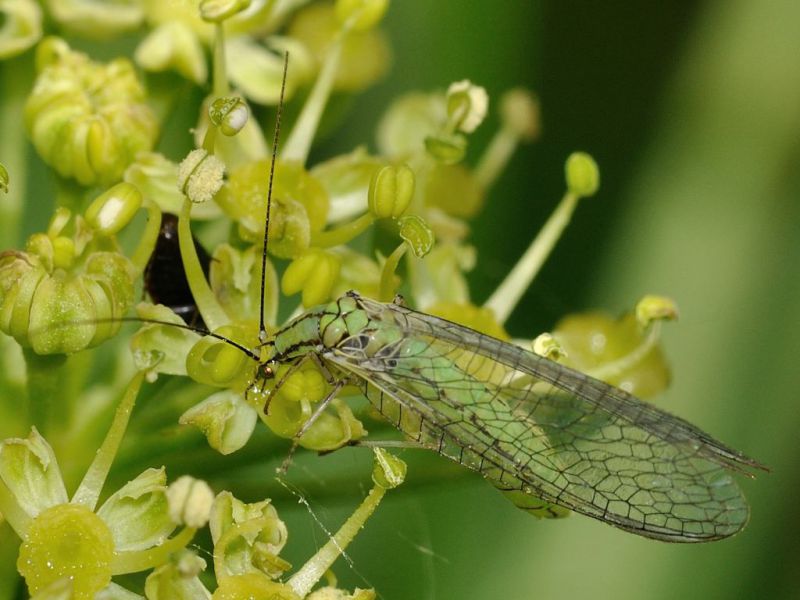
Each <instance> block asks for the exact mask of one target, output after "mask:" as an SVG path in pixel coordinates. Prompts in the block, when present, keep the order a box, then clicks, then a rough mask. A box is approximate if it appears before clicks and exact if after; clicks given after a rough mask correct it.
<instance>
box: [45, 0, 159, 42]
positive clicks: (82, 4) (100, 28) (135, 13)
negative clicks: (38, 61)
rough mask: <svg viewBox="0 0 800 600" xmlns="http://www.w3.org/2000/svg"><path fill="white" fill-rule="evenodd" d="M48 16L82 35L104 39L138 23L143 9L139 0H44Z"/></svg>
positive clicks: (140, 20)
mask: <svg viewBox="0 0 800 600" xmlns="http://www.w3.org/2000/svg"><path fill="white" fill-rule="evenodd" d="M47 5H48V8H49V9H50V13H51V15H52V17H53V18H54V19H55V20H56V21H57V22H58V24H59V25H61V26H62V27H64V28H65V29H66V30H68V31H70V32H72V33H77V34H79V35H80V36H82V37H89V38H94V39H108V38H111V37H114V36H117V35H119V34H120V33H123V32H125V31H130V30H132V29H135V28H136V27H138V26H139V24H140V23H141V22H142V19H143V18H144V11H143V10H142V7H141V5H140V3H139V2H136V1H131V0H124V1H119V0H117V1H115V2H108V0H48V2H47Z"/></svg>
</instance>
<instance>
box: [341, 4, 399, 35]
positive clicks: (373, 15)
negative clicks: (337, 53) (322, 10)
mask: <svg viewBox="0 0 800 600" xmlns="http://www.w3.org/2000/svg"><path fill="white" fill-rule="evenodd" d="M387 8H389V0H336V6H335V10H336V18H337V19H338V20H339V23H340V24H341V25H342V26H343V27H347V28H348V29H349V30H351V31H366V30H368V29H372V28H373V27H375V25H377V24H378V23H379V22H380V20H381V19H382V18H383V15H384V14H385V13H386V9H387Z"/></svg>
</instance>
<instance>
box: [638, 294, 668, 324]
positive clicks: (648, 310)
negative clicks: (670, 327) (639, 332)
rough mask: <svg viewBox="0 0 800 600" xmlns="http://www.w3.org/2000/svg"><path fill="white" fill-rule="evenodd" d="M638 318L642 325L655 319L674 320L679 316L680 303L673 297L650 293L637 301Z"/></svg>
mask: <svg viewBox="0 0 800 600" xmlns="http://www.w3.org/2000/svg"><path fill="white" fill-rule="evenodd" d="M634 314H635V315H636V320H637V321H638V322H639V325H640V326H641V327H643V328H644V327H647V326H648V325H650V323H652V322H653V321H674V320H676V319H677V318H678V305H677V304H676V303H675V301H674V300H673V299H672V298H667V297H665V296H655V295H652V294H648V295H647V296H645V297H644V298H642V299H641V300H639V302H637V303H636V309H635V310H634Z"/></svg>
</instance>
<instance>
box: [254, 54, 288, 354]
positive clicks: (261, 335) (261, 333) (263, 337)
mask: <svg viewBox="0 0 800 600" xmlns="http://www.w3.org/2000/svg"><path fill="white" fill-rule="evenodd" d="M288 70H289V52H288V51H287V52H285V53H284V55H283V78H282V79H281V95H280V99H279V100H278V111H277V113H276V115H275V134H274V135H273V137H272V161H271V162H270V165H269V184H268V186H267V211H266V214H265V215H264V245H263V246H262V248H261V301H260V305H259V310H258V317H259V324H258V340H259V341H260V342H261V343H262V344H263V343H264V342H266V341H267V328H266V326H265V324H264V291H265V287H266V279H267V239H268V238H269V213H270V208H271V206H272V182H273V180H274V179H275V161H276V160H277V158H278V139H279V138H280V133H281V113H282V112H283V94H284V92H285V91H286V73H287V72H288Z"/></svg>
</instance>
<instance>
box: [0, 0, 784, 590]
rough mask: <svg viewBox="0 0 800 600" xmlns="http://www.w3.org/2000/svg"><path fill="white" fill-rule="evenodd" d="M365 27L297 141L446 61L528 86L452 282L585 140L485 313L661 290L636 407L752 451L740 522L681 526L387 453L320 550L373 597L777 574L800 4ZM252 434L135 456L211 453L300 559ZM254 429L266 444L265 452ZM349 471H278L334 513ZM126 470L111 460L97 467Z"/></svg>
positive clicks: (349, 459)
mask: <svg viewBox="0 0 800 600" xmlns="http://www.w3.org/2000/svg"><path fill="white" fill-rule="evenodd" d="M385 28H386V29H387V30H388V32H389V34H390V36H391V39H392V46H393V48H394V54H395V60H394V67H393V70H392V72H391V74H390V75H389V77H388V78H387V79H386V80H385V81H384V82H382V83H381V84H379V85H378V86H376V87H375V88H373V89H371V90H369V91H368V92H366V93H365V94H363V95H361V96H359V97H357V98H355V99H354V100H353V101H352V104H351V106H350V108H349V111H348V112H347V115H346V117H345V122H344V123H342V124H341V127H339V128H338V129H337V130H336V133H335V135H330V136H329V137H328V138H327V139H326V140H324V141H323V142H322V143H321V144H320V145H318V146H317V147H316V149H315V158H316V159H322V158H327V157H329V156H332V155H334V154H336V153H339V152H342V151H346V150H350V149H352V148H353V147H354V146H356V145H359V144H362V143H364V142H365V141H369V142H370V143H371V144H374V132H375V127H376V124H377V122H378V119H379V118H380V115H381V113H382V111H383V110H384V108H385V107H386V106H388V104H389V103H390V102H391V100H392V99H393V98H395V97H396V96H397V95H398V94H400V93H402V92H405V91H410V90H415V89H422V90H431V89H435V88H445V87H446V86H447V85H448V84H449V83H450V82H452V81H455V80H459V79H462V78H465V77H466V78H470V79H472V80H473V81H475V82H476V83H479V84H482V85H484V86H486V88H487V89H488V91H489V93H490V95H491V97H492V98H494V99H496V98H498V97H499V94H500V93H501V92H503V91H504V90H506V89H508V88H510V87H513V86H517V85H524V86H526V87H530V88H532V89H534V90H536V92H537V93H538V94H539V96H540V98H541V103H542V114H543V133H542V137H541V139H540V140H539V141H538V142H537V143H536V144H534V145H531V146H527V147H524V148H522V149H521V150H520V151H519V152H518V153H517V155H515V157H514V159H513V161H512V163H511V165H510V167H509V169H508V170H507V172H506V173H505V174H504V175H503V177H502V178H501V180H500V181H499V182H498V184H497V185H496V186H495V188H494V189H493V190H492V192H491V193H490V197H489V200H488V202H487V205H486V207H485V209H484V210H483V212H482V213H481V215H480V216H479V218H478V219H477V220H476V222H475V223H474V232H473V237H472V239H473V241H474V243H475V245H476V246H477V247H478V250H479V253H478V264H477V266H476V269H475V271H474V272H473V273H472V274H471V282H472V289H473V294H474V300H475V301H476V303H481V302H482V301H483V300H485V299H486V298H487V297H488V296H489V294H490V293H491V291H492V290H493V289H494V288H495V287H496V286H497V285H498V284H499V283H500V282H501V281H502V279H503V277H504V276H505V275H506V274H507V273H508V271H509V270H510V269H511V267H512V266H513V265H514V263H515V262H516V260H517V259H518V257H519V256H520V255H521V253H522V252H523V251H524V249H525V248H526V247H527V245H528V243H529V242H530V240H531V239H532V237H533V236H534V235H535V233H536V232H537V231H538V229H539V227H540V226H541V224H542V223H543V222H544V220H545V219H546V218H547V216H548V215H549V213H550V211H551V210H552V209H553V207H554V206H555V204H556V202H557V201H558V200H559V198H560V197H561V195H562V193H563V188H564V183H563V162H564V159H565V158H566V156H567V155H568V154H569V153H570V152H572V151H573V150H585V151H588V152H590V153H591V154H592V155H593V156H594V157H595V158H596V159H597V161H598V163H599V165H600V169H601V173H602V185H601V189H600V192H599V193H598V194H597V196H596V197H594V198H590V199H587V200H585V201H583V202H582V205H581V206H580V207H579V209H578V212H577V214H576V216H575V218H574V221H573V223H572V225H571V226H570V228H569V229H568V230H567V233H566V234H565V236H564V237H563V239H562V240H561V241H560V243H559V245H558V247H557V249H556V251H555V252H554V254H553V256H552V257H551V259H550V261H549V262H548V264H547V265H546V266H545V268H544V270H543V271H542V273H541V274H540V276H539V277H538V278H537V280H536V282H535V283H534V284H533V286H532V287H531V288H530V290H529V291H528V292H527V294H526V295H525V297H524V299H523V302H522V304H521V305H520V306H519V308H518V309H517V310H516V312H515V313H514V315H513V316H512V318H511V320H510V322H509V323H508V328H509V330H510V331H511V333H512V334H514V335H517V336H519V337H528V338H532V337H534V336H535V335H537V334H538V333H540V332H541V331H544V330H547V329H549V328H551V327H552V326H553V324H554V323H555V322H556V321H557V320H558V319H559V318H560V317H562V316H564V315H566V314H568V313H571V312H577V311H582V310H586V309H593V308H602V309H605V310H607V311H609V312H611V313H613V314H618V313H620V312H622V311H624V310H627V309H630V308H631V307H632V306H633V305H634V304H635V302H636V301H637V300H638V299H639V298H640V297H641V296H642V295H644V294H645V293H660V294H665V295H668V296H671V297H673V298H674V299H675V300H676V301H677V303H678V305H679V306H680V308H681V318H680V320H679V322H678V323H675V324H670V325H669V326H668V327H667V328H666V335H665V342H664V343H665V347H666V350H667V354H668V356H669V358H670V361H671V364H672V366H673V371H674V382H673V385H672V386H671V388H670V389H669V391H668V392H667V393H666V394H665V395H664V396H663V397H661V398H659V399H658V403H659V406H662V407H664V408H666V409H667V410H670V411H672V412H675V413H676V414H679V415H681V416H682V417H684V418H687V419H688V420H690V421H692V422H693V423H696V424H698V425H699V426H701V427H702V428H703V429H705V430H707V431H709V432H710V433H712V434H713V435H715V436H717V437H719V438H720V439H722V440H723V441H725V442H727V443H729V444H731V445H733V446H735V447H737V448H739V449H741V450H742V451H744V452H746V453H747V454H749V455H752V456H753V457H755V458H757V459H758V460H760V461H762V462H764V463H766V464H767V465H769V466H770V467H771V469H772V473H770V474H766V475H760V476H759V477H758V479H757V480H753V481H750V480H743V481H742V486H743V487H744V489H745V492H746V494H747V497H748V499H749V500H750V503H751V506H752V516H751V523H750V525H749V526H748V527H747V528H746V529H745V531H744V532H743V533H741V534H740V535H738V536H737V537H735V538H733V539H730V540H726V541H722V542H717V543H712V544H706V545H698V546H685V545H669V544H664V543H659V542H654V541H648V540H645V539H642V538H638V537H636V536H633V535H630V534H626V533H623V532H621V531H618V530H616V529H614V528H612V527H609V526H606V525H603V524H601V523H598V522H596V521H594V520H592V519H588V518H584V517H580V516H572V517H570V518H569V519H566V520H563V521H557V522H552V521H550V522H540V521H536V520H534V519H533V518H531V517H530V516H528V515H526V514H524V513H522V512H521V511H519V510H517V509H515V508H514V507H513V506H512V505H511V504H510V503H509V502H508V501H507V500H505V499H504V498H503V497H502V496H501V495H500V494H498V493H497V492H496V491H495V490H494V489H493V488H492V487H491V486H489V485H488V484H485V483H484V482H483V481H482V480H481V479H480V478H479V477H477V476H472V475H464V474H463V471H462V470H458V471H457V472H458V473H460V475H458V476H457V477H455V478H454V477H452V476H451V475H452V474H453V473H454V472H455V471H454V470H453V469H450V468H449V467H447V464H446V463H445V461H443V460H441V459H438V458H437V457H427V458H422V459H420V458H419V455H420V454H421V453H419V452H416V453H412V452H407V453H406V454H404V458H408V459H410V461H411V462H412V473H411V477H410V481H409V482H408V484H407V485H406V486H403V487H401V488H400V489H398V490H396V491H394V492H392V493H390V494H389V495H388V496H387V498H386V500H385V501H384V503H383V504H382V506H381V507H380V509H379V510H378V512H377V513H376V515H375V516H374V517H373V518H372V519H371V520H370V521H369V522H368V525H367V527H366V528H365V529H364V530H363V531H362V532H361V533H360V535H359V537H358V538H357V539H356V541H355V543H354V544H353V545H352V546H351V548H349V549H348V555H349V557H350V566H348V565H347V564H346V563H345V562H340V563H339V564H338V566H337V569H336V572H337V575H338V576H339V577H340V581H341V582H342V584H343V585H348V586H350V587H352V586H354V585H360V586H361V587H369V586H373V587H375V588H376V589H377V590H378V592H379V593H380V597H381V598H385V599H386V600H406V599H411V598H414V599H444V600H449V599H468V600H472V599H478V600H482V599H485V598H505V599H510V600H525V599H528V598H536V599H548V598H593V599H603V598H613V599H615V600H620V599H624V598H643V597H644V598H651V599H656V598H670V599H671V598H747V599H749V598H793V597H800V591H798V583H797V581H796V576H795V573H796V570H797V568H798V565H800V511H798V509H797V508H796V505H797V502H796V497H797V496H796V494H797V493H800V464H798V459H800V444H799V443H798V440H800V436H799V435H798V433H797V432H798V430H800V409H798V406H797V404H798V392H797V387H798V386H797V385H796V384H797V383H800V377H798V375H797V373H798V369H797V367H796V366H795V363H796V361H797V356H798V355H799V354H800V353H799V351H800V311H798V306H800V277H799V276H798V268H797V266H796V265H800V243H798V239H800V202H798V201H799V200H800V168H798V167H800V3H798V2H796V1H795V0H773V1H770V2H755V1H753V0H719V1H717V2H700V1H695V0H692V1H689V0H684V1H679V2H674V1H661V0H658V1H652V2H620V3H600V2H596V3H592V2H579V1H575V0H568V1H565V0H552V1H547V2H544V1H541V2H537V1H522V2H519V1H517V2H514V1H511V0H500V1H497V0H493V1H492V0H471V1H470V2H462V1H459V0H448V1H446V2H445V1H437V2H428V1H425V0H395V1H394V2H393V3H392V6H391V8H390V10H389V13H388V15H387V18H386V21H385ZM189 118H193V117H192V116H191V115H189ZM176 127H177V126H176ZM187 127H188V122H187ZM496 127H497V118H496V116H495V115H494V114H492V115H491V116H490V118H489V119H488V120H487V122H486V123H484V124H483V125H482V126H481V128H480V129H479V131H478V133H476V134H475V135H474V136H472V138H471V154H472V158H473V159H474V158H475V157H476V156H477V155H478V154H479V152H480V150H481V148H482V147H483V146H484V145H485V143H486V142H487V141H488V139H489V138H490V136H491V134H492V133H493V131H494V130H495V128H496ZM184 129H185V128H184ZM0 135H2V131H0ZM373 147H374V145H373ZM313 162H314V161H313V160H312V163H313ZM35 183H36V184H37V185H41V186H42V189H38V188H36V187H33V188H32V189H31V197H39V196H40V195H41V196H42V197H48V196H50V195H52V192H51V190H50V188H49V187H48V186H49V185H50V184H49V182H48V181H46V180H44V181H42V182H39V181H36V182H35ZM48 210H49V208H48V207H46V206H43V207H42V210H41V211H39V212H38V213H37V212H35V211H28V212H26V215H25V218H26V229H27V230H28V231H30V230H33V229H37V228H41V227H42V225H43V223H44V221H45V220H46V215H47V214H48ZM0 225H3V224H0ZM136 426H137V425H136V419H135V417H134V423H133V424H132V427H134V428H135V427H136ZM263 438H266V435H264V436H262V439H260V440H257V441H256V442H255V443H254V444H252V445H251V446H248V448H246V449H245V450H244V451H243V453H245V454H246V455H247V456H246V458H245V459H244V460H243V461H242V462H247V460H250V461H251V462H252V468H251V469H250V470H249V471H248V470H247V469H242V470H240V471H237V472H236V473H235V474H233V473H228V472H226V471H225V467H224V465H225V462H224V461H223V459H220V458H219V457H215V456H213V455H212V454H211V452H210V451H209V459H208V461H207V462H202V464H200V463H199V462H198V461H197V459H196V455H192V457H193V458H192V459H191V461H187V460H184V462H183V463H182V462H181V457H180V456H175V457H172V456H170V457H167V456H157V457H155V458H154V461H155V462H156V463H157V464H159V465H160V464H162V463H163V462H167V463H168V467H169V473H170V476H171V477H177V476H178V475H180V474H181V473H182V472H184V471H188V472H196V469H198V468H206V469H207V470H208V471H212V470H214V469H217V471H218V472H220V473H222V475H221V481H223V482H228V483H230V482H238V484H239V488H237V492H241V494H242V497H245V498H248V499H255V498H260V497H263V496H264V495H265V494H266V495H269V496H272V497H274V498H275V501H276V505H277V506H278V510H279V511H280V514H281V516H282V517H284V518H285V519H286V520H287V522H288V523H289V531H290V537H291V539H290V546H289V548H288V549H287V551H288V557H289V559H290V560H291V561H292V562H293V563H294V564H295V565H300V564H302V562H303V561H304V560H305V559H306V558H307V557H308V556H309V555H310V553H312V552H313V550H314V548H315V546H319V545H321V544H323V543H325V541H327V537H326V535H325V533H324V532H323V531H321V529H320V528H319V527H318V524H317V523H316V522H315V520H314V519H312V518H311V517H310V516H309V513H308V512H307V511H306V510H305V508H303V507H302V506H298V505H296V504H295V503H294V502H293V501H292V498H291V496H290V495H288V494H287V492H286V491H285V490H284V489H283V488H281V487H280V486H279V485H277V484H276V483H275V482H274V480H273V479H272V477H271V473H272V472H273V468H274V466H275V464H277V463H279V462H280V461H281V460H283V458H284V456H285V444H283V445H281V446H280V448H279V449H278V450H277V451H275V447H274V443H273V442H264V440H263ZM270 443H272V444H273V445H272V450H273V452H277V454H276V456H277V458H276V459H275V460H274V461H273V462H272V463H267V462H266V459H265V456H264V452H265V450H264V448H265V447H266V446H268V445H269V444H270ZM259 444H261V445H259ZM259 453H261V454H259ZM154 464H155V463H154ZM319 465H322V466H321V467H320V466H319ZM437 469H441V473H442V477H441V479H440V480H438V481H434V482H433V483H431V481H430V480H431V479H432V478H433V479H434V480H435V479H436V473H438V472H439V471H437ZM415 470H416V471H417V472H418V473H419V472H426V473H427V474H428V475H427V483H426V484H425V485H415V478H414V472H415ZM326 471H330V472H333V473H338V475H339V478H338V479H337V477H335V476H329V474H328V473H326ZM368 472H369V456H368V455H367V453H366V452H364V451H358V450H344V451H341V452H337V453H335V454H334V455H333V456H330V457H327V458H326V459H324V460H320V459H316V457H311V460H300V461H298V465H297V466H296V467H294V468H293V470H292V471H290V472H289V475H288V476H287V478H286V479H287V480H288V481H289V482H290V483H291V484H294V485H298V486H299V487H300V488H301V489H303V490H304V493H306V494H307V495H308V497H309V500H310V501H311V503H312V509H313V510H314V511H315V513H316V515H317V516H318V518H319V519H320V520H321V521H322V522H323V523H324V524H325V526H326V527H327V528H328V529H330V530H334V529H336V528H337V527H338V525H339V524H340V523H341V522H342V520H343V519H345V518H346V517H347V516H348V515H349V514H350V513H351V512H352V510H353V509H354V507H355V506H356V504H357V502H358V499H359V498H360V496H361V495H362V494H363V492H365V490H366V488H359V487H358V486H354V485H353V477H354V475H353V473H359V474H361V475H363V476H366V474H367V473H368ZM135 474H136V473H127V472H125V469H124V467H123V468H122V470H121V471H120V472H119V473H117V474H116V478H117V479H118V480H122V481H124V480H125V479H126V478H127V477H129V476H133V475H135ZM343 474H344V475H343ZM431 474H433V475H431ZM226 476H227V478H228V479H227V480H226V479H224V478H225V477H226ZM425 480H426V478H424V477H423V478H421V479H419V480H418V481H417V483H419V482H420V481H425ZM337 482H341V483H337ZM337 486H341V489H339V487H337ZM109 487H111V486H109ZM326 492H327V493H326Z"/></svg>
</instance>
